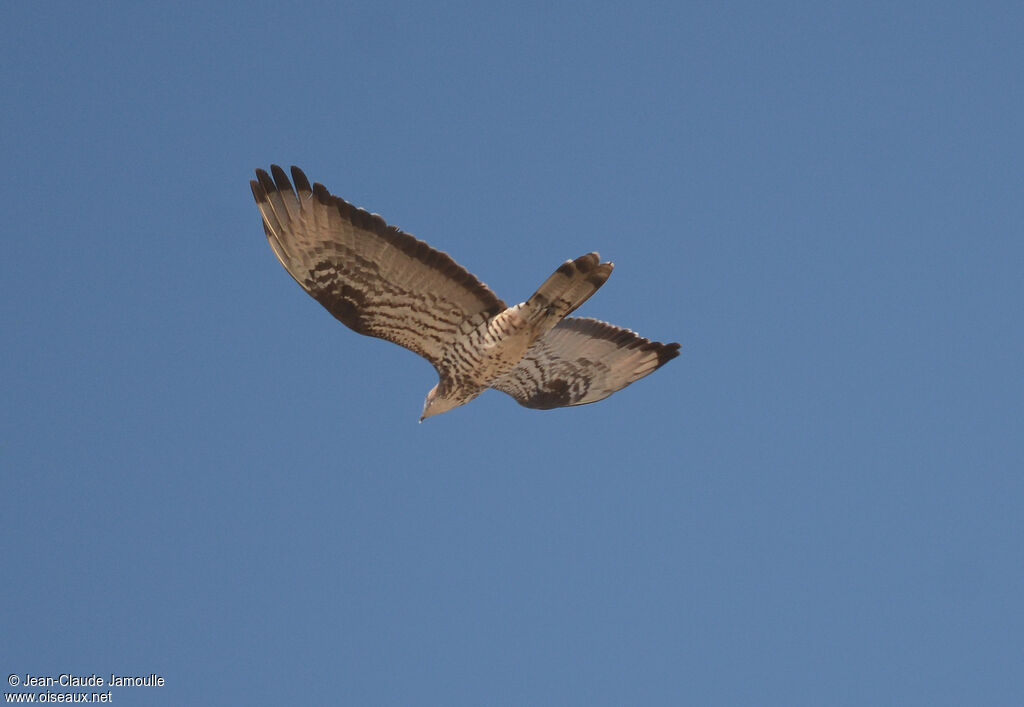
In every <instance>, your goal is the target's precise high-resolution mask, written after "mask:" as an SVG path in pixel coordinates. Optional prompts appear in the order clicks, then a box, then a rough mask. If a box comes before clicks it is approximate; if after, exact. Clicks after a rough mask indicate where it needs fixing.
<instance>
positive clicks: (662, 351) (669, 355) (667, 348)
mask: <svg viewBox="0 0 1024 707" xmlns="http://www.w3.org/2000/svg"><path fill="white" fill-rule="evenodd" d="M679 349H680V344H679V343H677V342H672V343H671V344H662V343H659V344H658V368H661V367H662V366H664V365H665V364H666V363H668V362H669V361H671V360H672V359H674V358H675V357H676V356H678V355H679Z"/></svg>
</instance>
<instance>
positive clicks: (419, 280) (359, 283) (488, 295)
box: [250, 165, 505, 367]
mask: <svg viewBox="0 0 1024 707" xmlns="http://www.w3.org/2000/svg"><path fill="white" fill-rule="evenodd" d="M270 171H271V173H272V174H273V178H271V175H269V174H267V173H266V172H265V171H264V170H262V169H258V170H256V177H257V179H256V180H254V181H251V182H250V185H251V186H252V193H253V196H254V197H255V198H256V205H257V206H258V207H259V209H260V213H261V214H262V215H263V228H264V230H265V231H266V233H267V240H268V241H269V242H270V247H271V248H272V249H273V251H274V255H276V256H277V259H278V260H279V261H281V264H282V265H284V267H285V269H286V270H287V271H288V272H289V273H290V274H291V276H292V277H293V278H295V280H296V282H298V283H299V284H300V285H302V287H303V289H305V290H306V292H308V293H309V294H310V295H312V296H313V297H314V298H315V299H316V301H317V302H319V303H320V304H322V305H323V306H324V307H325V308H326V309H327V311H329V312H330V313H331V314H333V315H334V316H335V317H336V318H337V319H338V320H339V321H341V322H342V323H343V324H344V325H345V326H347V327H349V328H351V329H353V330H354V331H357V332H359V333H360V334H366V335H367V336H376V337H378V338H381V339H387V340H388V341H392V342H394V343H396V344H398V345H399V346H404V347H405V348H407V349H410V350H411V351H415V352H416V353H418V354H420V355H421V356H423V357H424V358H426V359H427V360H429V361H430V362H431V363H433V364H434V365H435V367H436V366H437V365H438V363H439V362H440V360H441V355H442V352H443V350H444V349H445V348H446V347H447V346H448V344H450V343H451V342H452V340H453V339H454V338H455V336H456V334H457V333H458V331H459V326H460V325H461V324H462V323H463V322H465V321H466V320H474V321H477V322H482V321H485V320H486V319H487V318H488V317H490V316H493V315H494V314H496V313H498V312H500V311H502V310H504V309H505V303H504V302H502V301H501V300H500V299H498V297H497V296H495V294H494V293H493V292H491V290H490V289H488V287H487V286H486V285H484V284H483V283H481V282H480V281H479V280H477V279H476V278H475V277H473V275H471V274H470V273H469V272H467V271H466V270H465V268H463V267H462V266H460V265H459V264H458V263H456V262H455V261H454V260H452V259H451V257H450V256H449V255H448V254H447V253H442V252H440V251H437V250H434V249H433V248H431V247H430V246H428V245H427V244H426V243H424V242H423V241H420V240H417V239H416V238H414V237H412V236H411V235H409V234H407V233H403V232H402V231H400V230H398V229H397V228H395V227H393V226H388V225H387V224H386V223H385V222H384V220H383V219H382V218H381V217H380V216H377V215H376V214H370V213H367V212H366V211H363V210H362V209H358V208H356V207H355V206H352V205H351V204H349V203H348V202H346V201H344V200H343V199H341V198H339V197H337V196H333V195H331V194H330V193H328V191H327V189H326V188H324V186H323V185H322V184H319V183H318V184H315V185H313V186H312V187H310V185H309V180H308V179H306V175H305V174H303V173H302V170H300V169H299V168H298V167H292V178H293V179H294V180H295V186H296V188H297V192H296V189H293V188H292V185H291V182H289V181H288V176H287V175H286V174H285V173H284V170H283V169H281V168H280V167H278V166H277V165H273V166H271V168H270Z"/></svg>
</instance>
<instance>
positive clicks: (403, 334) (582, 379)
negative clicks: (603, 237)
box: [250, 165, 679, 422]
mask: <svg viewBox="0 0 1024 707" xmlns="http://www.w3.org/2000/svg"><path fill="white" fill-rule="evenodd" d="M270 172H271V173H270V174H267V173H266V172H265V171H264V170H262V169H258V170H256V179H255V180H253V181H251V182H250V184H251V186H252V193H253V196H254V197H255V198H256V205H257V206H258V207H259V210H260V213H261V214H262V215H263V228H264V230H265V231H266V233H267V240H268V241H269V242H270V247H271V248H272V249H273V251H274V255H276V256H277V259H278V260H279V261H281V265H283V266H284V267H285V269H286V270H287V271H288V273H289V274H290V275H291V276H292V277H293V278H295V280H296V282H298V283H299V284H300V285H302V288H303V289H304V290H306V292H308V293H309V294H310V295H312V297H313V298H314V299H315V300H316V301H317V302H319V303H320V304H322V305H323V306H324V307H325V308H326V309H327V311H329V312H330V313H331V314H333V315H334V316H335V317H336V318H337V319H338V320H340V321H341V323H342V324H344V325H345V326H347V327H349V328H350V329H352V330H354V331H356V332H359V333H360V334H366V335H367V336H376V337H378V338H381V339H387V340H388V341H392V342H394V343H396V344H398V345H399V346H404V347H405V348H407V349H409V350H411V351H414V352H416V353H418V354H419V355H420V356H423V357H424V358H425V359H427V360H428V361H430V363H432V364H433V365H434V368H436V369H437V373H438V376H439V378H440V381H439V382H438V384H437V385H435V386H434V387H433V389H431V391H430V392H429V393H428V394H427V399H426V402H425V403H424V405H423V415H422V416H421V417H420V421H421V422H422V421H423V420H424V419H426V418H428V417H430V416H432V415H437V414H440V413H442V412H447V411H448V410H451V409H452V408H455V407H458V406H459V405H464V404H466V403H468V402H469V401H470V400H472V399H473V398H475V397H476V396H478V395H480V393H482V392H483V391H484V390H486V389H487V388H494V389H496V390H500V391H502V392H503V393H508V394H509V395H511V396H512V397H513V398H515V399H516V401H518V402H519V404H520V405H524V406H526V407H529V408H538V409H544V410H546V409H549V408H557V407H565V406H569V405H584V404H586V403H593V402H597V401H598V400H603V399H604V398H607V397H608V396H609V395H611V394H612V393H614V392H615V391H617V390H621V389H623V388H625V387H626V386H627V385H629V384H630V383H632V382H633V381H636V380H639V379H640V378H643V377H644V376H646V375H647V374H649V373H652V372H654V371H655V370H656V369H657V368H659V367H660V366H662V365H663V364H665V363H666V362H667V361H669V360H671V359H673V358H675V357H676V356H678V355H679V344H676V343H672V344H663V343H661V342H658V341H650V340H648V339H645V338H643V337H641V336H639V335H637V334H635V333H633V332H632V331H630V330H629V329H622V328H619V327H617V326H613V325H611V324H606V323H605V322H601V321H597V320H596V319H587V318H580V317H569V316H568V315H569V314H570V313H572V311H573V310H575V309H576V308H577V307H579V306H580V305H581V304H583V303H584V302H585V301H587V299H588V298H589V297H590V296H591V295H592V294H594V292H596V291H597V289H598V288H599V287H600V286H601V285H603V284H604V283H605V281H606V280H607V279H608V276H609V275H611V272H612V264H611V263H602V262H600V261H599V258H598V255H597V253H587V254H586V255H583V256H580V257H579V258H576V259H575V260H567V261H566V262H565V263H563V264H562V265H561V266H560V267H559V268H558V269H557V270H556V271H555V272H554V274H553V275H551V277H549V278H548V279H547V280H546V281H545V282H544V284H542V285H541V286H540V288H539V289H538V290H537V291H536V292H535V293H534V294H533V296H531V297H530V298H529V299H528V300H526V301H525V302H523V303H522V304H517V305H515V306H514V307H508V306H506V305H505V303H504V302H502V301H501V300H500V299H498V297H497V296H496V295H495V294H494V293H493V292H491V290H490V289H489V288H488V287H487V286H486V285H484V284H483V283H482V282H480V281H479V280H478V279H477V278H475V277H474V276H473V275H471V274H470V273H469V272H467V271H466V270H465V268H463V267H461V266H460V265H459V264H458V263H456V262H455V261H454V260H452V259H451V257H450V256H448V254H447V253H442V252H440V251H437V250H434V249H433V248H431V247H430V246H428V245H427V244H426V243H424V242H423V241H420V240H417V239H416V238H414V237H413V236H411V235H409V234H407V233H403V232H402V231H400V230H399V229H397V228H395V227H393V226H389V225H387V224H386V223H385V222H384V220H383V219H382V218H381V217H380V216H377V215H376V214H370V213H367V212H366V211H363V210H362V209H359V208H356V207H355V206H352V205H351V204H349V203H348V202H346V201H345V200H343V199H341V198H339V197H337V196H333V195H332V194H330V193H329V192H328V191H327V189H326V188H325V187H324V186H323V185H322V184H319V183H317V184H314V185H313V186H310V185H309V180H308V179H306V175H305V174H303V172H302V170H301V169H299V168H298V167H292V179H293V180H294V181H295V188H293V187H292V184H291V182H290V181H289V180H288V176H287V175H286V174H285V172H284V170H283V169H281V168H280V167H278V166H277V165H273V166H271V168H270ZM271 175H273V176H271Z"/></svg>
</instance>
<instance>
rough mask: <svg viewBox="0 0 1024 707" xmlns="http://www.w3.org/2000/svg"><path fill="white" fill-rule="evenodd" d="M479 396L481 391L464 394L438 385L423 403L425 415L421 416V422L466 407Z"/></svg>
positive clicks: (441, 384) (440, 384) (431, 390)
mask: <svg viewBox="0 0 1024 707" xmlns="http://www.w3.org/2000/svg"><path fill="white" fill-rule="evenodd" d="M479 394H480V391H477V392H475V393H464V392H463V391H458V390H450V389H449V388H448V387H447V386H445V385H444V384H443V383H438V384H437V385H435V386H434V387H433V388H431V389H430V392H429V393H427V399H426V400H425V401H423V414H422V415H420V422H423V421H424V420H426V419H427V418H428V417H433V416H434V415H440V414H441V413H442V412H448V411H449V410H453V409H454V408H457V407H459V406H460V405H465V404H466V403H468V402H469V401H470V400H472V399H473V398H475V397H476V396H478V395H479Z"/></svg>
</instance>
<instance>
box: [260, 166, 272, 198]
mask: <svg viewBox="0 0 1024 707" xmlns="http://www.w3.org/2000/svg"><path fill="white" fill-rule="evenodd" d="M256 179H257V180H259V183H260V188H261V189H262V190H263V194H264V196H266V195H267V194H269V193H270V192H272V191H277V185H276V184H274V180H273V179H271V178H270V175H269V174H267V170H265V169H257V170H256Z"/></svg>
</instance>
